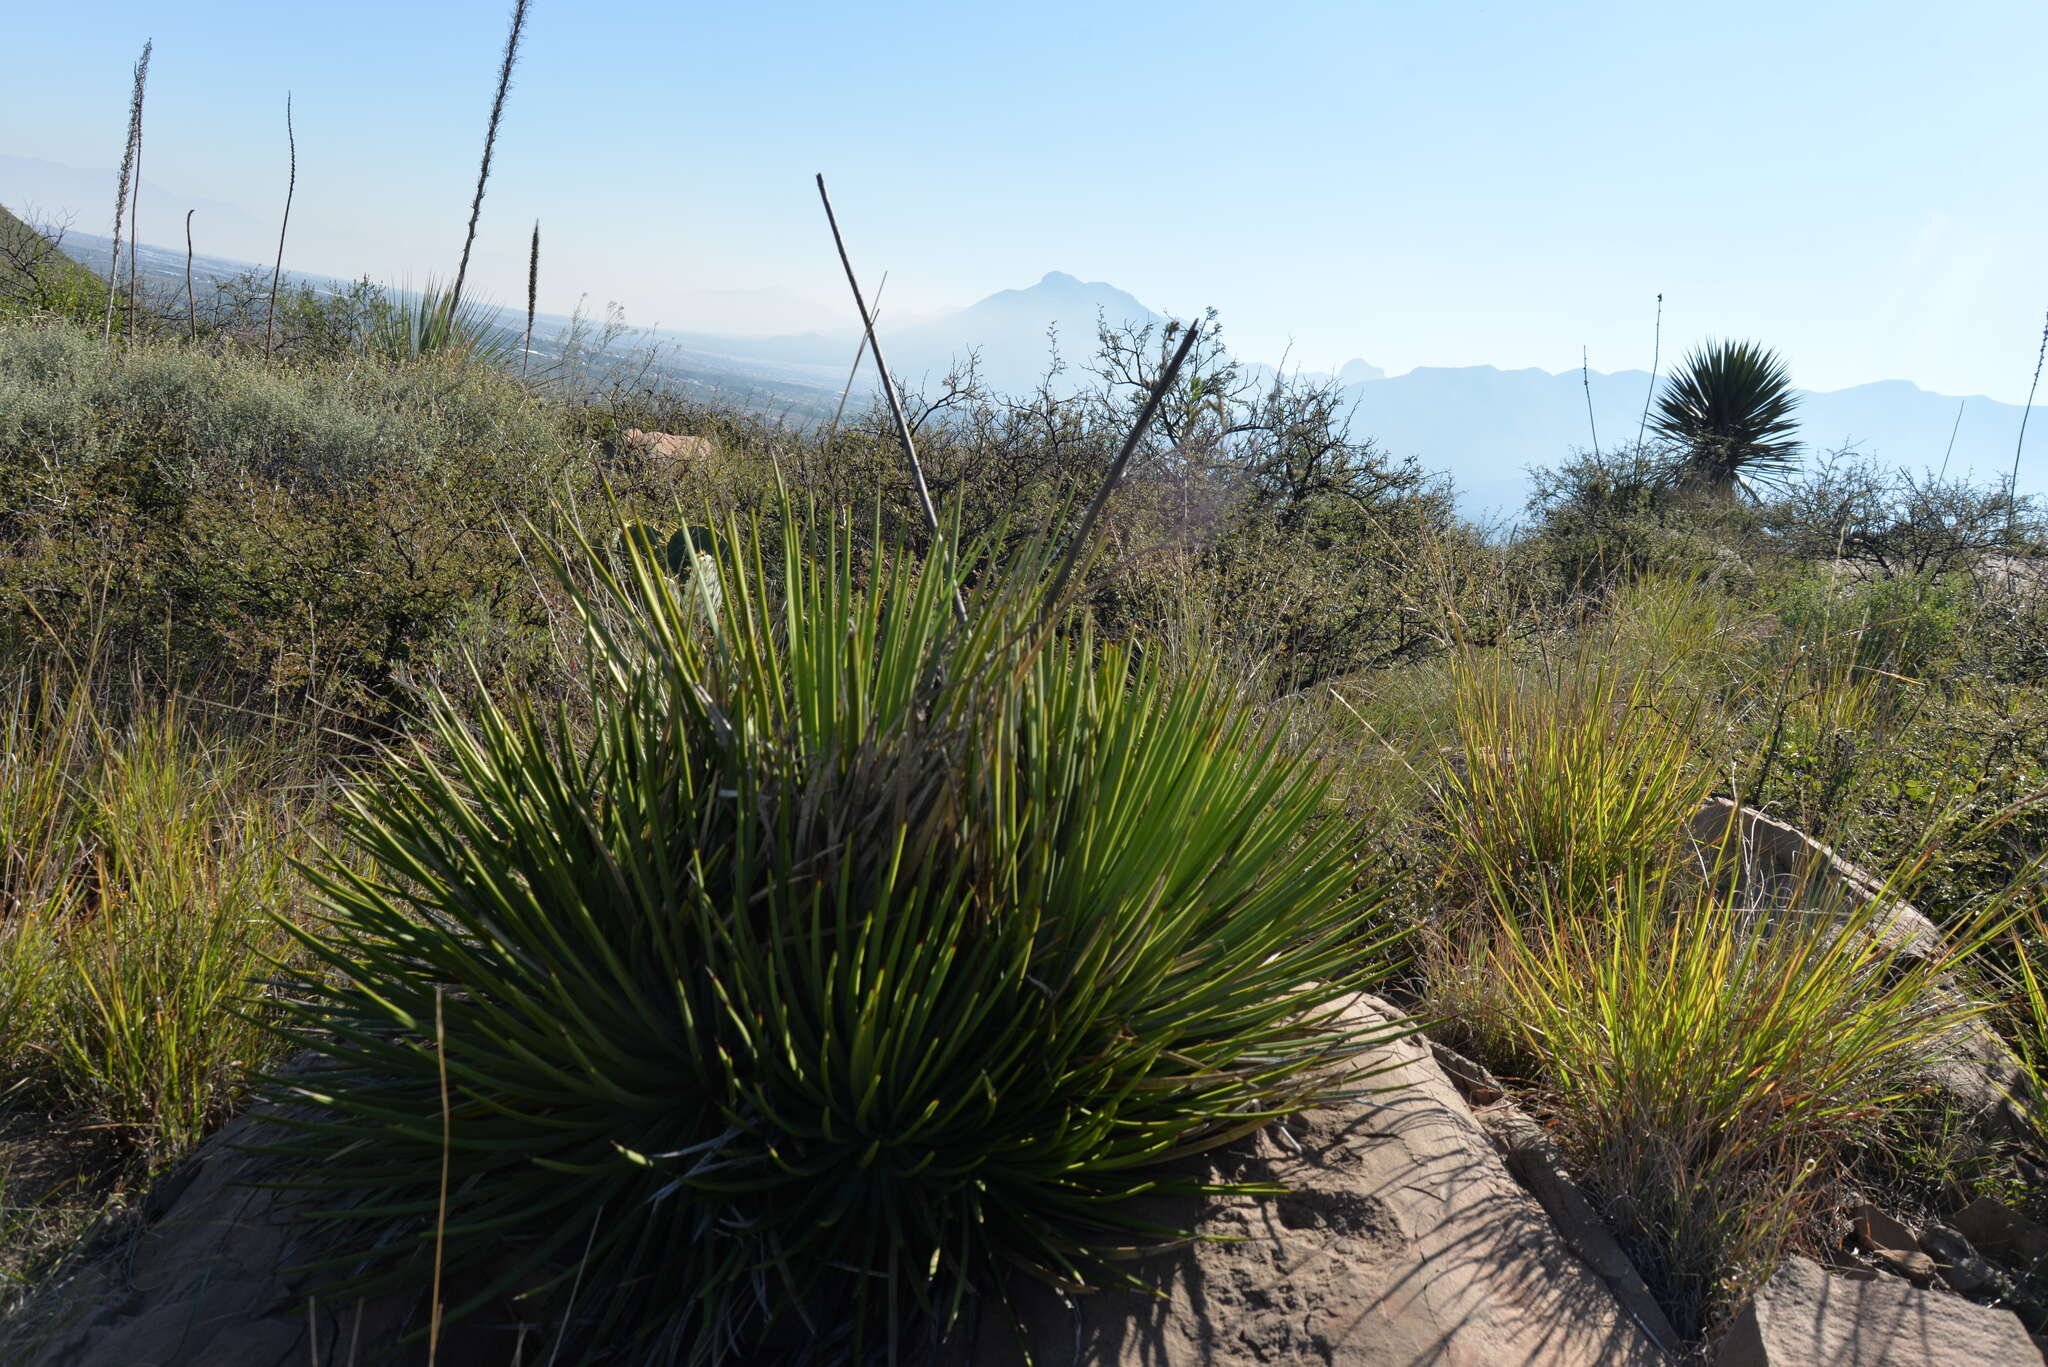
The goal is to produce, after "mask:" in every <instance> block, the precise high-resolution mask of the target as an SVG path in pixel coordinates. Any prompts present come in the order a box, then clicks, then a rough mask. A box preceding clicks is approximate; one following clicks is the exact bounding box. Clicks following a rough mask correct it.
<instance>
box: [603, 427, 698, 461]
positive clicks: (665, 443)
mask: <svg viewBox="0 0 2048 1367" xmlns="http://www.w3.org/2000/svg"><path fill="white" fill-rule="evenodd" d="M619 447H620V449H621V450H625V451H637V452H639V453H640V454H642V455H647V456H658V457H660V458H661V459H663V460H702V459H704V458H705V457H707V456H709V455H710V454H711V439H710V438H708V437H692V436H687V435H685V434H683V433H680V432H643V431H642V430H640V429H639V428H637V427H629V428H627V429H626V430H625V431H623V432H621V433H619Z"/></svg>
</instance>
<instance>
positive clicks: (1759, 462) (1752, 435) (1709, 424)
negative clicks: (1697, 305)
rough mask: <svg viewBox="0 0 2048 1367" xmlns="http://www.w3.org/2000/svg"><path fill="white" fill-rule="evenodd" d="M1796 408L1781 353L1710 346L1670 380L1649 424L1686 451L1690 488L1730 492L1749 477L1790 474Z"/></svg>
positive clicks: (1751, 345) (1684, 469) (1750, 346)
mask: <svg viewBox="0 0 2048 1367" xmlns="http://www.w3.org/2000/svg"><path fill="white" fill-rule="evenodd" d="M1798 405H1799V399H1798V397H1797V396H1796V395H1795V394H1794V393H1793V392H1792V382H1791V380H1790V378H1789V377H1788V376H1787V375H1786V373H1785V363H1784V362H1783V361H1782V360H1780V359H1779V357H1778V354H1777V353H1776V352H1774V351H1772V350H1770V349H1769V348H1767V347H1763V346H1759V345H1758V344H1757V343H1755V342H1709V343H1707V344H1706V345H1705V346H1702V347H1698V348H1695V349H1694V350H1693V351H1692V353H1691V354H1690V355H1688V356H1687V357H1686V358H1685V363H1684V364H1683V365H1682V366H1680V367H1679V368H1678V370H1677V371H1676V372H1674V373H1673V374H1672V376H1671V377H1670V379H1668V380H1667V381H1666V382H1665V385H1664V392H1663V393H1662V394H1661V395H1659V396H1658V399H1657V411H1656V414H1655V416H1654V417H1653V418H1652V419H1651V425H1652V426H1653V427H1654V428H1655V430H1656V432H1657V434H1658V435H1659V436H1661V437H1664V438H1666V439H1668V440H1670V441H1672V442H1675V443H1677V444H1678V445H1679V446H1680V447H1681V448H1682V449H1683V452H1684V454H1683V456H1682V458H1681V464H1680V466H1679V470H1680V473H1681V476H1682V477H1683V478H1684V479H1685V480H1686V481H1687V482H1689V483H1691V484H1694V485H1696V486H1697V487H1700V488H1702V489H1706V490H1710V491H1713V492H1717V493H1726V494H1732V493H1733V492H1734V489H1735V485H1736V482H1737V481H1738V480H1740V479H1742V478H1744V477H1745V476H1755V475H1773V474H1779V473H1782V472H1785V471H1788V470H1790V469H1792V467H1793V463H1794V457H1795V455H1796V453H1797V451H1798V449H1799V443H1798V441H1797V439H1796V438H1795V437H1794V435H1793V434H1794V433H1795V432H1797V430H1798V423H1797V422H1795V421H1794V419H1793V417H1792V411H1793V409H1795V408H1797V407H1798Z"/></svg>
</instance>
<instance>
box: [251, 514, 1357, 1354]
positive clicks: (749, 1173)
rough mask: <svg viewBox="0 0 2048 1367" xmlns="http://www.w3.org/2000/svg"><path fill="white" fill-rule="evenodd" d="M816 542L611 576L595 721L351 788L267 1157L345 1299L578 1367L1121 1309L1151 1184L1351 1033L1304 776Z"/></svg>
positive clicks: (1353, 983)
mask: <svg viewBox="0 0 2048 1367" xmlns="http://www.w3.org/2000/svg"><path fill="white" fill-rule="evenodd" d="M810 535H811V534H810V533H807V532H805V531H804V530H803V529H802V528H800V527H797V526H795V525H794V519H793V518H790V517H787V516H786V517H785V522H784V529H783V531H782V532H781V533H780V536H781V538H782V543H781V545H780V547H779V554H776V553H771V552H770V551H767V550H764V547H763V534H762V532H761V531H760V529H759V528H758V526H757V527H754V528H751V529H749V530H747V531H746V532H745V533H744V534H743V532H742V529H741V528H739V527H738V526H734V525H728V526H727V527H726V528H725V529H723V530H722V531H721V532H720V534H719V535H718V536H717V537H716V538H715V548H714V549H713V550H710V551H707V552H706V554H708V555H711V556H713V557H714V558H715V560H716V562H717V563H716V582H718V583H720V584H722V585H723V588H724V601H723V603H722V604H721V605H718V606H717V607H716V608H715V609H713V612H714V613H715V620H714V621H707V600H706V598H705V596H704V595H702V594H693V593H691V592H688V591H686V590H687V588H688V584H687V583H684V582H679V581H678V580H677V579H676V578H674V577H672V576H671V575H670V574H668V573H665V570H666V569H667V568H668V567H667V566H666V565H665V564H664V563H663V561H662V559H660V558H659V557H656V556H654V555H651V554H649V552H650V551H651V550H652V545H651V542H649V541H648V539H647V538H643V537H638V536H634V535H627V536H625V537H623V538H621V541H620V543H619V545H620V546H622V547H624V548H625V549H626V550H627V554H626V555H625V556H624V557H623V564H622V565H621V560H620V557H619V556H618V555H616V554H611V555H593V556H590V557H589V558H588V564H587V567H586V566H584V565H578V566H577V567H576V571H577V572H576V573H574V574H569V573H565V574H564V582H565V583H574V582H577V581H585V582H589V583H592V584H594V587H590V588H586V589H582V590H573V589H572V594H573V596H574V599H575V602H576V607H577V611H578V613H579V615H580V619H581V622H582V626H583V629H584V634H585V637H586V641H587V648H588V654H589V661H590V664H591V668H590V670H589V677H590V678H591V679H592V680H593V681H594V682H593V684H592V696H591V699H590V706H589V708H588V709H587V715H585V714H584V713H583V712H581V711H579V712H578V714H577V717H576V718H574V719H572V718H571V717H570V715H569V714H568V713H567V712H557V713H552V714H548V715H541V714H538V713H536V712H534V711H532V710H530V709H529V708H528V707H526V706H525V705H524V704H521V703H490V702H485V703H482V704H475V705H471V706H469V707H468V708H467V709H466V710H464V709H458V706H457V705H456V704H454V703H452V702H445V701H444V702H442V703H441V704H439V706H438V710H437V712H436V713H435V716H434V721H433V727H432V734H431V736H430V738H429V739H428V741H427V743H425V744H424V745H422V746H421V747H420V749H419V750H418V752H417V753H416V754H414V756H413V757H412V758H411V759H410V760H408V761H406V762H405V763H403V764H401V765H398V766H395V767H394V769H393V770H392V772H390V773H389V774H387V775H386V776H385V777H384V778H383V780H382V781H381V782H379V783H376V784H373V785H370V786H368V787H367V788H366V790H365V791H364V793H363V794H362V796H361V797H360V798H358V799H357V800H356V802H355V805H354V808H353V810H352V812H351V813H350V814H349V816H348V818H347V823H348V829H349V835H350V836H351V838H352V843H353V846H354V849H355V857H353V858H351V859H348V860H344V861H341V862H337V863H336V864H335V865H333V866H332V868H331V869H330V871H328V872H327V873H325V874H324V875H323V877H322V887H323V890H324V893H325V897H326V900H327V906H328V910H327V914H326V918H325V920H324V922H323V923H321V924H318V925H316V926H315V927H313V928H312V929H310V930H309V931H307V932H306V933H305V936H304V944H305V948H306V950H307V951H308V952H309V954H310V956H311V957H312V959H313V961H314V962H315V964H316V967H315V968H314V969H311V970H309V971H307V972H305V973H304V974H302V975H301V978H300V981H299V984H298V986H299V988H300V999H299V1001H298V1002H297V1003H296V1005H295V1006H294V1008H293V1009H294V1010H295V1012H296V1017H295V1033H296V1036H297V1039H298V1041H299V1042H300V1043H302V1044H303V1045H305V1046H307V1047H309V1048H311V1049H313V1050H316V1051H318V1053H319V1054H320V1055H321V1056H322V1057H323V1065H324V1066H322V1067H320V1068H317V1069H315V1070H314V1071H313V1072H312V1073H310V1074H306V1075H301V1076H300V1077H299V1078H298V1079H297V1080H296V1087H297V1096H298V1099H299V1100H300V1101H301V1102H303V1103H305V1104H304V1105H303V1106H301V1107H300V1108H299V1118H298V1120H297V1122H296V1123H295V1125H294V1127H293V1128H292V1129H291V1130H290V1131H289V1132H288V1133H287V1134H286V1135H285V1136H284V1137H283V1138H282V1139H281V1140H280V1141H279V1143H278V1145H277V1147H278V1149H279V1150H280V1151H282V1152H283V1153H284V1154H286V1155H287V1156H289V1157H292V1158H295V1159H296V1160H298V1167H297V1173H296V1176H295V1177H294V1179H293V1180H294V1181H295V1182H297V1183H298V1184H300V1185H301V1186H303V1187H305V1188H307V1189H310V1190H311V1191H312V1192H313V1193H315V1194H316V1196H324V1197H325V1198H326V1199H325V1200H316V1201H315V1204H316V1205H322V1206H325V1207H326V1213H327V1214H329V1215H331V1216H332V1217H333V1221H334V1223H335V1225H336V1226H337V1227H338V1228H340V1229H341V1230H342V1231H344V1232H345V1233H347V1232H352V1237H349V1238H347V1239H346V1240H345V1247H343V1248H342V1249H341V1251H340V1254H339V1255H338V1256H337V1258H336V1263H335V1266H336V1267H337V1268H339V1269H341V1270H342V1271H343V1272H345V1273H346V1274H347V1277H348V1279H347V1280H345V1281H343V1282H341V1283H340V1284H339V1285H338V1286H337V1287H336V1288H335V1289H334V1290H332V1291H330V1292H329V1293H327V1294H337V1293H339V1290H340V1288H341V1287H344V1286H345V1287H350V1288H352V1289H354V1290H356V1291H367V1290H370V1289H373V1288H383V1289H387V1290H389V1289H394V1288H397V1289H409V1290H411V1291H414V1292H418V1293H421V1294H424V1292H425V1289H426V1288H427V1286H428V1285H429V1284H430V1281H431V1280H432V1279H433V1278H434V1277H435V1276H437V1275H439V1274H440V1273H442V1272H445V1277H444V1278H443V1279H442V1280H443V1283H444V1284H445V1285H446V1287H448V1288H449V1295H448V1302H449V1304H448V1313H449V1315H450V1316H451V1317H454V1316H459V1315H461V1314H463V1313H466V1312H467V1311H470V1310H472V1309H474V1308H475V1307H476V1306H478V1305H481V1304H484V1303H486V1302H488V1301H490V1300H491V1299H492V1298H494V1297H496V1296H499V1295H503V1294H506V1293H508V1292H511V1291H517V1292H518V1293H519V1294H520V1295H521V1296H523V1297H525V1298H526V1300H525V1302H524V1304H523V1306H522V1308H521V1315H522V1318H525V1319H527V1320H528V1321H529V1322H532V1321H540V1322H543V1323H548V1322H552V1323H556V1324H560V1325H561V1326H562V1327H563V1328H564V1329H565V1330H568V1331H569V1332H567V1333H566V1334H565V1335H564V1336H563V1341H564V1342H566V1343H567V1344H568V1345H570V1349H569V1350H570V1351H571V1352H573V1353H576V1354H578V1360H583V1361H595V1360H605V1361H620V1362H649V1363H653V1362H660V1363H670V1362H688V1363H716V1362H747V1363H755V1362H772V1361H831V1360H842V1361H845V1360H858V1359H861V1358H864V1357H866V1356H867V1355H868V1354H869V1353H871V1352H873V1351H875V1350H877V1349H880V1348H882V1347H885V1346H891V1345H894V1346H907V1345H911V1344H914V1343H916V1342H920V1341H922V1342H925V1343H930V1342H933V1341H935V1340H936V1339H937V1338H938V1337H940V1336H942V1335H943V1334H944V1333H945V1332H946V1331H947V1330H948V1328H949V1327H951V1326H953V1325H954V1324H956V1323H957V1322H958V1321H959V1319H960V1317H961V1315H962V1314H963V1311H964V1309H965V1307H967V1306H968V1305H969V1304H970V1303H971V1301H972V1299H973V1298H974V1297H976V1296H982V1295H987V1296H992V1297H994V1298H996V1300H997V1301H998V1302H1000V1301H1001V1299H1002V1298H1003V1297H1004V1296H1005V1294H1006V1291H1007V1289H1008V1288H1011V1287H1013V1286H1014V1285H1015V1284H1016V1281H1017V1279H1019V1278H1036V1279H1040V1280H1043V1281H1049V1282H1053V1283H1056V1284H1060V1285H1065V1286H1077V1285H1084V1284H1103V1283H1104V1282H1115V1281H1117V1280H1119V1278H1120V1274H1119V1273H1118V1272H1117V1270H1116V1266H1117V1265H1116V1263H1115V1261H1114V1259H1115V1257H1116V1256H1118V1255H1119V1254H1122V1253H1127V1252H1128V1250H1129V1249H1130V1248H1132V1247H1133V1246H1144V1245H1147V1244H1153V1243H1157V1242H1160V1241H1163V1240H1166V1239H1170V1238H1173V1237H1177V1236H1179V1235H1181V1234H1183V1233H1185V1231H1180V1230H1174V1229H1167V1228H1160V1227H1158V1226H1157V1225H1155V1224H1153V1223H1150V1222H1148V1221H1147V1220H1146V1219H1145V1218H1144V1217H1142V1216H1141V1215H1140V1214H1138V1213H1136V1212H1135V1211H1134V1210H1133V1207H1132V1202H1131V1198H1133V1197H1136V1196H1140V1195H1148V1194H1154V1195H1156V1194H1158V1193H1160V1192H1162V1191H1165V1192H1170V1191H1174V1190H1190V1189H1191V1187H1190V1185H1189V1184H1190V1183H1191V1182H1193V1181H1194V1179H1192V1178H1190V1177H1187V1176H1185V1175H1184V1170H1178V1169H1175V1168H1174V1167H1173V1166H1171V1165H1172V1163H1173V1161H1174V1160H1177V1159H1180V1158H1183V1157H1185V1156H1187V1155H1189V1154H1191V1153H1194V1152H1198V1151H1200V1150H1202V1149H1204V1148H1207V1147H1210V1146H1214V1145H1217V1144H1220V1143H1224V1142H1227V1141H1229V1140H1231V1139H1233V1138H1236V1137H1239V1136H1242V1135H1244V1134H1246V1133H1248V1132H1250V1131H1252V1130H1254V1129H1256V1128H1258V1127H1260V1126H1262V1125H1264V1124H1265V1123H1267V1122H1268V1121H1269V1120H1270V1119H1272V1118H1273V1117H1275V1116H1276V1115H1278V1114H1281V1113H1284V1112H1286V1111H1289V1110H1291V1109H1294V1108H1297V1107H1299V1106H1301V1105H1303V1104H1305V1103H1307V1102H1309V1101H1312V1100H1314V1099H1316V1098H1318V1097H1320V1096H1323V1095H1325V1094H1326V1093H1327V1092H1328V1090H1329V1089H1330V1087H1331V1086H1332V1082H1331V1079H1332V1074H1333V1069H1335V1068H1336V1067H1337V1066H1338V1065H1340V1064H1341V1063H1343V1062H1344V1061H1345V1060H1347V1059H1349V1058H1351V1057H1353V1056H1354V1055H1355V1054H1356V1052H1357V1051H1358V1050H1359V1049H1361V1048H1362V1047H1365V1045H1366V1044H1367V1043H1369V1041H1368V1040H1366V1039H1364V1038H1362V1037H1360V1036H1359V1035H1358V1034H1356V1033H1349V1032H1347V1031H1345V1030H1344V1029H1343V1028H1341V1027H1340V1026H1339V1025H1338V1024H1337V1023H1336V1017H1337V1012H1336V1011H1335V1010H1334V1007H1335V1005H1336V1004H1337V1003H1338V1001H1339V1000H1340V998H1341V997H1343V996H1344V995H1345V994H1347V993H1348V992H1350V991H1352V990H1354V989H1355V988H1356V987H1358V986H1359V985H1361V984H1362V983H1363V982H1365V981H1367V980H1368V979H1369V978H1370V977H1371V976H1372V974H1373V973H1374V972H1375V971H1376V970H1377V969H1378V968H1380V967H1383V966H1384V964H1385V963H1386V961H1387V958H1388V956H1387V955H1386V954H1385V953H1383V952H1382V949H1383V947H1384V944H1383V939H1382V938H1381V937H1376V935H1375V934H1374V933H1372V932H1373V927H1374V926H1375V925H1376V924H1377V915H1378V913H1377V905H1378V895H1377V893H1376V892H1374V891H1372V890H1370V889H1368V888H1367V887H1365V886H1364V884H1365V880H1364V879H1363V878H1361V876H1360V872H1359V870H1358V867H1357V865H1356V862H1355V857H1354V850H1355V848H1356V847H1357V846H1358V845H1359V844H1360V843H1361V842H1360V840H1359V833H1358V831H1357V830H1356V828H1355V827H1354V826H1352V825H1351V824H1349V823H1347V822H1345V821H1343V820H1340V819H1336V818H1335V817H1332V816H1330V815H1329V813H1327V812H1326V811H1325V807H1326V800H1325V799H1326V787H1325V783H1324V781H1323V779H1322V777H1321V776H1320V774H1319V773H1318V771H1317V770H1316V769H1315V768H1314V767H1312V764H1311V762H1310V761H1308V760H1306V759H1304V758H1301V757H1298V756H1297V755H1296V754H1295V753H1293V752H1291V751H1289V750H1287V749H1285V748H1283V747H1282V745H1281V743H1280V741H1279V738H1278V737H1277V735H1276V734H1275V733H1274V732H1273V731H1272V730H1270V729H1268V728H1266V727H1264V726H1262V725H1261V724H1260V723H1259V722H1258V721H1257V720H1256V719H1255V717H1254V715H1253V713H1252V712H1251V711H1250V710H1248V709H1247V707H1246V706H1245V705H1244V704H1242V703H1241V702H1240V701H1239V700H1238V699H1237V698H1236V696H1235V695H1234V694H1233V693H1232V692H1231V691H1230V690H1229V689H1227V688H1226V687H1225V686H1224V685H1222V684H1221V683H1219V682H1218V681H1217V680H1215V679H1214V678H1212V677H1209V676H1205V675H1202V674H1194V675H1178V676H1177V675H1175V674H1172V673H1169V672H1168V669H1167V667H1165V666H1162V665H1160V664H1157V663H1154V662H1152V661H1150V660H1148V659H1147V658H1145V657H1143V656H1142V654H1140V653H1138V652H1135V651H1133V650H1131V649H1128V648H1125V647H1120V646H1106V645H1101V644H1099V643H1096V642H1094V641H1092V640H1090V639H1089V638H1088V636H1087V635H1086V633H1085V632H1083V631H1079V630H1076V631H1074V632H1072V633H1069V634H1064V635H1062V634H1057V633H1054V632H1052V631H1050V630H1048V629H1047V627H1046V626H1045V625H1044V617H1045V613H1044V610H1043V605H1042V594H1041V592H1040V591H1039V590H1037V589H1036V588H1027V589H1017V588H1012V589H1010V590H1008V591H1005V590H1004V589H1002V588H1001V587H1000V583H1001V580H1000V576H998V575H997V574H996V573H995V572H994V571H993V570H992V569H990V568H989V567H987V566H986V565H984V566H981V567H979V568H980V570H981V573H980V576H979V577H980V579H981V580H982V581H984V587H983V588H982V590H981V591H980V593H979V594H978V595H977V594H974V593H973V592H972V591H970V590H969V589H968V586H969V585H970V584H971V583H973V582H974V579H975V577H976V576H974V575H973V574H971V573H970V569H972V568H974V567H972V566H969V565H961V564H953V563H941V562H939V561H930V562H925V563H922V564H920V563H917V562H915V561H914V560H912V559H911V558H910V557H907V556H904V555H900V554H886V553H884V554H878V555H876V556H875V557H874V564H873V568H872V569H870V570H869V571H867V572H866V574H865V576H864V577H863V576H857V574H856V569H855V565H856V551H855V546H854V542H853V540H852V538H851V537H850V536H849V535H848V533H847V532H846V531H845V529H844V528H840V529H837V530H830V531H825V532H822V533H819V534H817V535H816V536H815V540H814V543H813V544H816V545H818V546H820V547H821V549H819V551H818V552H817V554H815V555H808V554H806V553H805V552H804V550H803V546H804V544H805V542H806V538H807V536H810ZM696 540H697V538H696V537H694V536H692V537H691V538H690V542H691V546H690V548H689V554H690V555H691V556H692V557H694V555H695V554H696V548H695V543H696ZM586 568H587V572H586ZM1013 582H1014V581H1013ZM1033 582H1034V583H1036V582H1037V581H1033ZM989 585H995V586H994V587H990V586H989ZM956 592H968V594H969V598H968V601H969V604H970V606H969V611H968V613H967V618H966V620H965V621H964V622H960V621H957V620H956V616H955V594H956ZM1362 932H1363V933H1362ZM444 1067H445V1073H446V1082H445V1090H444V1084H443V1081H442V1069H443V1068H444ZM444 1097H445V1107H446V1109H445V1113H444ZM444 1126H445V1136H446V1137H445V1140H444ZM444 1164H445V1169H444ZM1177 1173H1181V1174H1182V1175H1176V1174H1177ZM444 1191H445V1193H446V1196H445V1212H444V1210H443V1200H444V1198H443V1192H444ZM325 1298H326V1295H323V1299H325ZM572 1326H573V1327H572ZM917 1335H921V1336H922V1337H921V1338H918V1337H913V1336H917ZM565 1360H566V1359H565Z"/></svg>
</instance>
